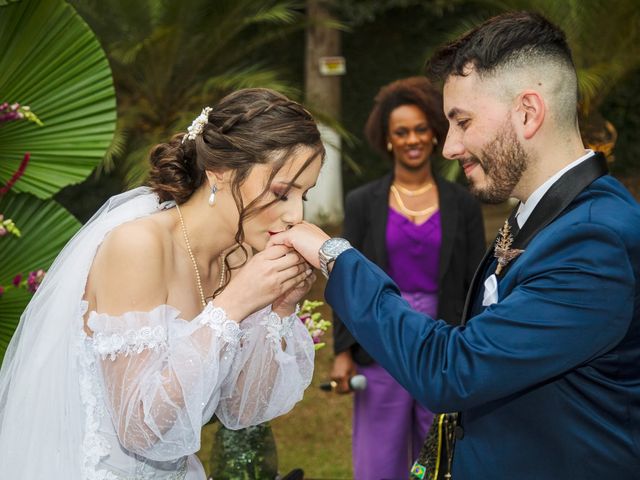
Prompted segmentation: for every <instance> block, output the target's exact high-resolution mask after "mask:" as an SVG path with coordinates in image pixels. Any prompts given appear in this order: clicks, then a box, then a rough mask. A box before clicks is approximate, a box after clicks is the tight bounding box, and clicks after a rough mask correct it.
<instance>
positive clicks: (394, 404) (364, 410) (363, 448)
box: [353, 207, 442, 480]
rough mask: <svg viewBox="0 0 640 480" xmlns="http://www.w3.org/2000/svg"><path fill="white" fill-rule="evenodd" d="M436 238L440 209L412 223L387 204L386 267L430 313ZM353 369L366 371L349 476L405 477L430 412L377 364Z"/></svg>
mask: <svg viewBox="0 0 640 480" xmlns="http://www.w3.org/2000/svg"><path fill="white" fill-rule="evenodd" d="M441 243H442V230H441V225H440V211H437V212H436V213H434V214H433V215H432V216H431V217H429V219H428V220H426V221H425V222H424V223H421V224H418V225H416V224H414V223H413V222H411V221H410V220H408V219H407V218H405V217H404V216H402V215H401V214H399V213H398V212H396V211H395V210H394V209H393V208H391V207H389V218H388V221H387V231H386V247H387V257H388V260H389V262H388V268H387V273H388V274H389V276H390V277H391V278H392V279H393V280H394V282H396V284H397V285H398V287H399V288H400V291H401V292H402V296H403V297H404V298H405V299H406V300H407V301H408V302H409V304H410V305H411V307H412V308H413V309H415V310H418V311H420V312H424V313H426V314H428V315H429V316H431V317H436V315H437V311H438V274H439V261H440V245H441ZM358 373H361V374H363V375H364V376H366V377H367V389H366V390H364V391H362V392H357V393H356V395H355V399H354V413H353V469H354V478H355V479H356V480H389V479H393V480H395V479H406V478H408V476H409V475H408V472H409V468H410V466H411V464H412V463H413V461H414V460H415V459H416V458H417V456H418V453H419V450H420V447H421V446H422V442H423V441H424V438H425V437H426V434H427V431H428V429H429V426H430V425H431V421H432V419H433V414H432V413H431V412H430V411H429V410H427V409H426V408H424V407H423V406H422V405H420V404H418V403H417V402H416V401H415V400H414V399H413V398H412V397H411V395H409V393H408V392H407V391H406V390H405V389H404V388H403V387H402V386H401V385H400V384H399V383H398V382H396V381H395V380H394V379H393V377H391V375H389V374H388V373H387V372H386V370H384V369H383V368H382V367H381V366H380V365H378V364H376V363H374V364H372V365H366V366H358Z"/></svg>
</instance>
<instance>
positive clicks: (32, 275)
mask: <svg viewBox="0 0 640 480" xmlns="http://www.w3.org/2000/svg"><path fill="white" fill-rule="evenodd" d="M45 273H46V272H45V271H44V270H42V269H40V270H36V271H33V272H29V277H28V278H27V290H29V291H30V292H31V293H36V290H38V287H39V286H40V284H41V283H42V280H43V279H44V274H45Z"/></svg>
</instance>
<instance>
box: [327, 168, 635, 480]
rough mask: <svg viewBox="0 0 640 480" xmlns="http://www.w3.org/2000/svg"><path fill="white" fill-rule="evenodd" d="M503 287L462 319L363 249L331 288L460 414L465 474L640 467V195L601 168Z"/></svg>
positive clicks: (345, 262) (414, 387) (607, 472)
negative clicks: (395, 278)
mask: <svg viewBox="0 0 640 480" xmlns="http://www.w3.org/2000/svg"><path fill="white" fill-rule="evenodd" d="M454 255H455V252H454ZM498 290H499V301H498V302H497V303H495V304H493V305H491V306H489V307H488V308H486V309H484V310H483V311H481V313H479V314H477V315H476V316H474V317H473V318H471V319H470V321H469V322H468V323H467V324H466V325H465V326H463V327H454V326H451V325H448V324H447V323H446V322H444V321H442V320H434V319H431V318H429V317H427V316H425V315H423V314H421V313H418V312H415V311H413V310H412V309H411V308H410V307H409V305H408V304H407V303H406V302H405V301H404V300H403V299H402V298H401V297H400V295H399V292H398V289H397V287H396V286H395V285H394V283H393V282H392V280H391V279H390V278H389V277H388V276H387V275H386V274H385V273H384V272H383V271H382V270H381V269H380V268H378V267H377V266H376V265H374V264H373V263H371V262H370V261H368V260H367V259H366V258H365V257H364V256H362V255H361V254H360V253H358V252H357V251H356V250H354V249H351V250H348V251H346V252H344V253H343V254H342V255H340V256H339V257H338V259H337V260H336V263H335V266H334V268H333V271H332V273H331V275H330V278H329V282H328V284H327V288H326V291H325V296H326V299H327V301H328V303H329V304H330V305H331V307H332V308H333V309H334V310H335V311H336V313H337V314H338V315H339V316H340V318H341V319H342V321H343V322H344V323H345V325H346V326H347V327H348V328H349V330H350V331H351V333H352V334H353V335H354V336H355V338H356V339H357V340H358V342H360V343H361V344H362V345H363V346H364V348H365V349H366V350H367V351H368V352H370V353H371V355H372V356H373V357H374V358H375V359H376V360H377V361H378V362H379V363H380V364H381V365H382V366H383V367H384V368H386V369H387V370H388V371H389V372H390V373H391V374H392V375H393V376H394V377H395V378H396V379H397V380H398V381H399V382H400V383H401V384H402V385H403V386H404V387H405V388H406V389H407V390H408V391H409V392H411V393H412V395H413V396H414V397H415V398H417V399H418V400H419V401H421V402H422V403H423V404H424V405H425V406H427V407H428V408H429V409H430V410H432V411H435V412H453V411H460V412H461V414H462V424H463V427H464V437H463V438H462V439H459V440H458V441H457V443H456V447H455V456H454V464H453V478H454V480H482V479H487V480H501V479H505V480H507V479H508V480H513V479H517V480H528V479H531V480H533V479H535V480H540V479H574V478H575V479H581V480H584V479H593V480H596V479H597V480H602V479H616V480H632V479H636V480H637V479H638V478H640V207H639V206H638V203H637V202H636V201H635V200H634V199H633V198H632V197H631V196H630V194H629V193H628V192H627V191H626V190H625V189H624V187H622V185H621V184H620V183H619V182H618V181H616V180H615V179H613V178H612V177H610V176H604V177H601V178H599V179H597V180H595V181H594V182H593V183H592V184H591V185H589V186H588V187H587V188H586V189H585V190H583V191H582V192H581V193H580V194H579V195H578V196H577V197H576V198H575V199H574V200H573V202H572V203H571V204H570V205H569V207H568V208H566V209H565V211H564V212H562V214H561V215H560V216H558V217H557V218H556V219H555V220H554V221H553V222H552V223H550V224H549V225H547V226H546V227H545V228H544V229H543V230H542V231H540V232H539V233H538V234H537V235H536V236H535V237H534V238H533V239H532V240H531V242H530V243H529V244H528V246H527V248H526V250H525V252H524V253H523V254H522V255H520V257H519V258H518V259H517V260H516V261H514V263H513V264H512V265H511V266H510V268H509V269H508V270H507V272H506V274H505V275H504V277H502V278H501V279H500V281H499V286H498ZM477 295H482V288H480V289H479V292H478V293H477Z"/></svg>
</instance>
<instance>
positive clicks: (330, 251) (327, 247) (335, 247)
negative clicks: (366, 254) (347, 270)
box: [322, 238, 350, 257]
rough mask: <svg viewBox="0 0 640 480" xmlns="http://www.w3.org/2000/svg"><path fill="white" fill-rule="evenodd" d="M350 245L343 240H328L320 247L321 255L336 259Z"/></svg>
mask: <svg viewBox="0 0 640 480" xmlns="http://www.w3.org/2000/svg"><path fill="white" fill-rule="evenodd" d="M349 246H350V244H349V242H348V241H346V240H345V239H344V238H330V239H329V240H327V241H326V242H325V244H324V245H323V246H322V253H324V254H325V255H326V256H327V257H336V256H337V255H339V254H341V253H342V252H343V251H344V250H346V249H347V248H349Z"/></svg>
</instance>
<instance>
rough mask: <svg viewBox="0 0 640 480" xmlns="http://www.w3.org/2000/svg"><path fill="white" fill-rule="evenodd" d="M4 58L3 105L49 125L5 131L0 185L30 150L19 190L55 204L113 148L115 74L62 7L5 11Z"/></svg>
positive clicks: (45, 0)
mask: <svg viewBox="0 0 640 480" xmlns="http://www.w3.org/2000/svg"><path fill="white" fill-rule="evenodd" d="M0 51H1V52H3V54H2V55H0V92H2V99H0V100H2V101H7V102H9V103H12V102H19V103H20V104H21V105H28V106H29V107H31V109H32V110H33V111H35V112H37V113H38V116H39V118H40V119H41V120H42V123H44V126H43V127H40V126H38V125H37V122H35V123H26V122H11V123H7V124H3V126H2V128H1V129H0V184H4V183H6V182H7V181H8V180H9V179H10V178H11V176H12V175H13V173H14V172H15V171H16V170H17V168H18V166H19V164H20V162H21V160H22V157H23V155H24V153H25V152H27V151H28V152H30V153H31V160H30V163H29V167H28V169H27V170H26V172H25V174H24V175H23V176H22V177H21V178H20V180H19V181H18V182H17V183H16V184H15V186H14V191H17V192H30V193H32V194H34V195H36V196H38V197H39V198H49V197H50V196H51V195H53V194H54V193H55V192H57V191H58V190H60V188H62V187H63V186H65V185H69V184H73V183H78V182H80V181H82V180H83V179H84V178H86V177H87V175H89V173H90V172H91V170H93V169H94V168H95V166H96V165H97V164H98V162H99V161H100V160H101V158H102V156H103V154H104V151H105V149H106V148H107V147H108V145H109V142H110V141H111V137H112V136H113V131H114V126H115V125H114V124H115V116H116V111H115V92H114V88H113V83H112V80H111V70H110V69H109V65H108V63H107V59H106V57H105V55H104V52H103V51H102V49H101V48H100V45H99V44H98V42H97V41H96V39H95V36H94V35H93V33H92V32H91V30H90V29H89V28H88V27H87V25H86V24H85V23H84V22H83V21H82V19H81V18H80V17H79V16H78V15H77V14H76V13H75V11H74V10H73V9H72V8H71V7H70V6H69V5H67V4H66V3H64V2H63V1H62V0H55V1H54V0H30V1H22V2H18V3H12V4H9V5H8V6H4V7H1V15H0ZM28 113H29V112H28Z"/></svg>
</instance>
